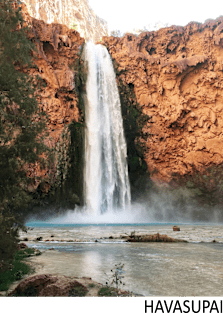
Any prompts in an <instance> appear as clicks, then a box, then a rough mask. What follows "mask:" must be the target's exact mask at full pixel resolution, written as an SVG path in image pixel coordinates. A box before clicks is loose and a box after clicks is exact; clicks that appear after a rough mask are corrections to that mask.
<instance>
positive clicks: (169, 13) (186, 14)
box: [88, 0, 223, 32]
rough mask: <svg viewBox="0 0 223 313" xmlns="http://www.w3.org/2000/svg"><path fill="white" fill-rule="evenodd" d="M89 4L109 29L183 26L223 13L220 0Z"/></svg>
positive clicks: (102, 0) (109, 0) (98, 1)
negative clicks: (156, 24)
mask: <svg viewBox="0 0 223 313" xmlns="http://www.w3.org/2000/svg"><path fill="white" fill-rule="evenodd" d="M88 2H89V5H90V7H91V8H92V9H93V11H94V12H95V13H96V14H97V15H98V16H99V17H101V18H103V19H104V20H106V21H107V22H108V28H109V31H112V30H116V29H119V30H121V31H122V32H127V31H132V30H133V29H134V28H135V29H137V28H143V26H147V25H148V24H150V25H154V24H155V23H157V22H161V23H162V24H165V23H168V24H169V25H179V26H185V25H186V24H188V23H189V22H191V21H196V22H200V23H204V21H205V20H206V19H208V18H212V19H215V18H217V17H219V16H220V15H223V0H221V1H220V0H208V1H207V0H134V1H133V0H88Z"/></svg>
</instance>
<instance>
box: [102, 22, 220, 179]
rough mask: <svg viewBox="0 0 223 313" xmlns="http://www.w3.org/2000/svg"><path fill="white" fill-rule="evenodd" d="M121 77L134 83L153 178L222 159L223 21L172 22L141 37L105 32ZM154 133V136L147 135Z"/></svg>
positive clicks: (187, 171) (186, 171)
mask: <svg viewBox="0 0 223 313" xmlns="http://www.w3.org/2000/svg"><path fill="white" fill-rule="evenodd" d="M102 43H103V44H104V45H105V46H106V47H107V48H108V50H109V52H110V54H111V56H112V58H113V60H115V61H116V65H117V77H118V79H121V80H122V81H123V83H124V84H128V85H129V86H130V85H131V86H132V85H133V86H134V92H135V95H136V99H137V102H138V103H139V104H140V106H141V107H142V109H143V113H144V114H147V115H149V116H151V117H152V123H151V121H148V123H147V125H146V126H145V127H144V128H143V132H144V134H145V135H148V137H147V139H146V140H144V143H145V144H146V148H147V149H146V152H145V160H146V163H147V166H148V169H149V171H150V173H151V176H152V178H153V180H154V181H166V182H169V181H170V180H171V179H172V177H173V175H180V176H183V175H186V174H192V173H193V172H194V170H195V171H198V172H202V171H203V169H204V168H207V167H209V166H218V165H220V164H222V162H223V132H222V131H223V114H222V111H223V20H222V18H221V19H219V20H216V21H212V22H209V23H206V24H198V23H189V24H188V25H187V26H185V27H177V26H171V27H168V28H164V29H160V30H158V31H156V32H146V33H142V34H140V35H139V36H138V37H136V36H135V35H132V34H126V35H125V36H124V37H123V38H118V37H103V41H102ZM149 134H151V136H149Z"/></svg>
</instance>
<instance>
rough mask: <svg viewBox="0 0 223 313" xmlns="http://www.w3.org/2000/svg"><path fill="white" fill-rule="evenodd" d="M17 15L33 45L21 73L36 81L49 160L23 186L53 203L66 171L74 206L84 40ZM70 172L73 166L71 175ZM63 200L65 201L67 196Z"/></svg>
mask: <svg viewBox="0 0 223 313" xmlns="http://www.w3.org/2000/svg"><path fill="white" fill-rule="evenodd" d="M22 13H23V17H24V20H25V23H26V24H28V25H29V28H30V32H28V38H29V39H30V40H31V41H32V42H34V43H35V46H36V51H33V61H34V65H33V67H32V68H29V69H28V70H26V72H27V73H28V74H29V75H32V76H33V77H34V78H37V77H38V79H39V82H40V83H39V90H38V91H37V100H38V102H39V106H40V109H41V110H43V111H44V112H45V113H46V114H47V116H48V122H47V129H46V132H48V135H47V137H46V138H45V139H44V140H45V143H46V145H47V146H48V147H50V148H51V149H52V155H53V156H54V161H53V162H51V164H50V165H49V166H48V167H47V168H45V169H40V167H39V166H38V164H36V166H34V167H33V166H30V167H29V168H28V169H27V174H28V175H29V176H31V177H34V178H35V181H34V183H33V184H32V185H29V186H28V191H29V192H30V193H33V194H35V193H36V192H37V193H39V195H41V194H43V195H44V194H47V193H48V191H50V193H51V195H52V196H53V197H54V198H56V196H58V190H60V189H61V187H62V185H64V182H65V181H66V180H67V179H68V176H69V171H70V170H72V171H73V174H72V176H74V177H72V178H71V179H72V182H71V183H70V189H72V187H74V188H73V190H71V192H70V191H69V190H68V188H67V190H66V192H68V193H69V192H70V200H71V202H79V196H80V195H78V196H77V194H78V193H79V191H80V188H81V187H80V186H77V185H78V184H79V174H80V173H79V169H80V163H81V161H80V159H81V157H80V154H81V153H82V147H81V145H80V142H79V140H80V137H81V134H80V130H79V128H80V127H79V125H80V124H81V123H82V121H83V110H82V109H81V104H80V101H79V86H80V85H81V78H80V68H81V66H82V65H81V58H80V56H81V53H82V48H83V44H84V42H85V40H84V38H82V37H81V36H80V34H79V33H78V32H77V31H76V30H74V29H69V28H68V27H67V26H65V25H62V24H57V23H51V24H47V23H45V22H44V21H43V20H37V19H35V18H32V17H30V15H29V12H28V10H27V8H26V6H25V5H24V4H23V5H22ZM74 141H76V143H75V142H74ZM77 145H79V147H77ZM75 149H76V150H75ZM71 150H72V151H71ZM74 150H75V151H74ZM78 162H79V164H78V165H77V164H76V163H78ZM72 167H76V170H74V169H73V168H72ZM75 176H76V177H75ZM77 176H78V177H77ZM75 184H76V186H75ZM58 188H59V189H58ZM65 189H66V188H65ZM74 189H75V190H74ZM75 193H77V194H75ZM35 197H36V195H35ZM66 197H67V199H68V198H69V196H68V195H66Z"/></svg>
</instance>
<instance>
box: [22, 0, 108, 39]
mask: <svg viewBox="0 0 223 313" xmlns="http://www.w3.org/2000/svg"><path fill="white" fill-rule="evenodd" d="M23 2H24V3H25V4H26V6H27V9H28V12H29V14H30V16H32V17H34V18H36V19H38V20H43V21H44V22H45V23H48V24H50V23H59V24H63V25H66V26H67V27H68V28H72V29H75V30H77V31H78V32H79V33H80V35H81V36H82V37H84V38H85V39H86V40H88V39H90V40H91V41H93V42H96V41H99V40H100V38H101V37H102V36H105V35H107V32H108V30H107V22H106V21H105V20H103V19H101V18H99V17H98V16H97V15H96V14H95V13H94V12H93V10H92V9H91V8H90V7H89V4H88V1H87V0H56V1H52V0H23Z"/></svg>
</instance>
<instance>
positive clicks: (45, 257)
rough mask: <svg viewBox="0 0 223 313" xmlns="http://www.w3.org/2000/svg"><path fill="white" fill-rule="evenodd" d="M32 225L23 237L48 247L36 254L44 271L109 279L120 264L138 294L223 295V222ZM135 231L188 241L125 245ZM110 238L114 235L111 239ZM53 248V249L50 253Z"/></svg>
mask: <svg viewBox="0 0 223 313" xmlns="http://www.w3.org/2000/svg"><path fill="white" fill-rule="evenodd" d="M28 226H30V227H33V229H31V230H29V231H28V233H27V234H24V233H22V234H21V238H24V237H27V238H28V239H29V241H28V242H27V243H28V245H29V246H32V247H37V248H39V249H41V250H42V251H44V253H43V254H42V255H41V256H39V257H38V258H36V262H38V263H39V264H40V265H41V266H40V267H39V272H41V273H58V274H63V275H72V276H88V277H92V279H93V280H95V281H98V282H101V283H105V282H106V280H107V278H108V277H110V276H111V273H112V272H111V269H113V268H114V266H115V264H117V263H120V262H121V263H124V270H125V273H124V274H123V275H124V278H123V282H124V283H125V286H124V289H128V290H131V291H134V292H135V293H138V294H142V295H146V296H222V295H223V281H222V280H223V244H222V243H221V242H223V227H222V226H221V225H180V228H181V231H180V232H173V230H172V226H173V225H171V224H162V225H161V224H159V225H152V224H150V225H149V224H148V225H113V226H112V225H107V226H105V225H66V226H65V225H60V226H59V225H48V224H38V225H37V224H29V225H28ZM132 231H136V233H137V234H139V233H157V232H159V233H160V234H167V235H169V236H171V237H177V238H180V239H187V240H188V241H189V243H126V242H124V240H123V239H122V238H120V237H121V236H122V235H124V234H130V232H132ZM38 236H39V237H40V236H41V237H43V239H42V241H35V240H34V239H35V238H36V237H38ZM51 236H54V237H51ZM109 236H112V237H113V239H108V237H109ZM44 240H54V241H44ZM61 240H65V241H63V242H61ZM69 240H70V242H68V241H69ZM75 240H76V241H75ZM213 240H215V241H217V242H218V243H213V242H212V241H213ZM95 241H97V242H95ZM51 248H54V250H51V251H49V249H51Z"/></svg>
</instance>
